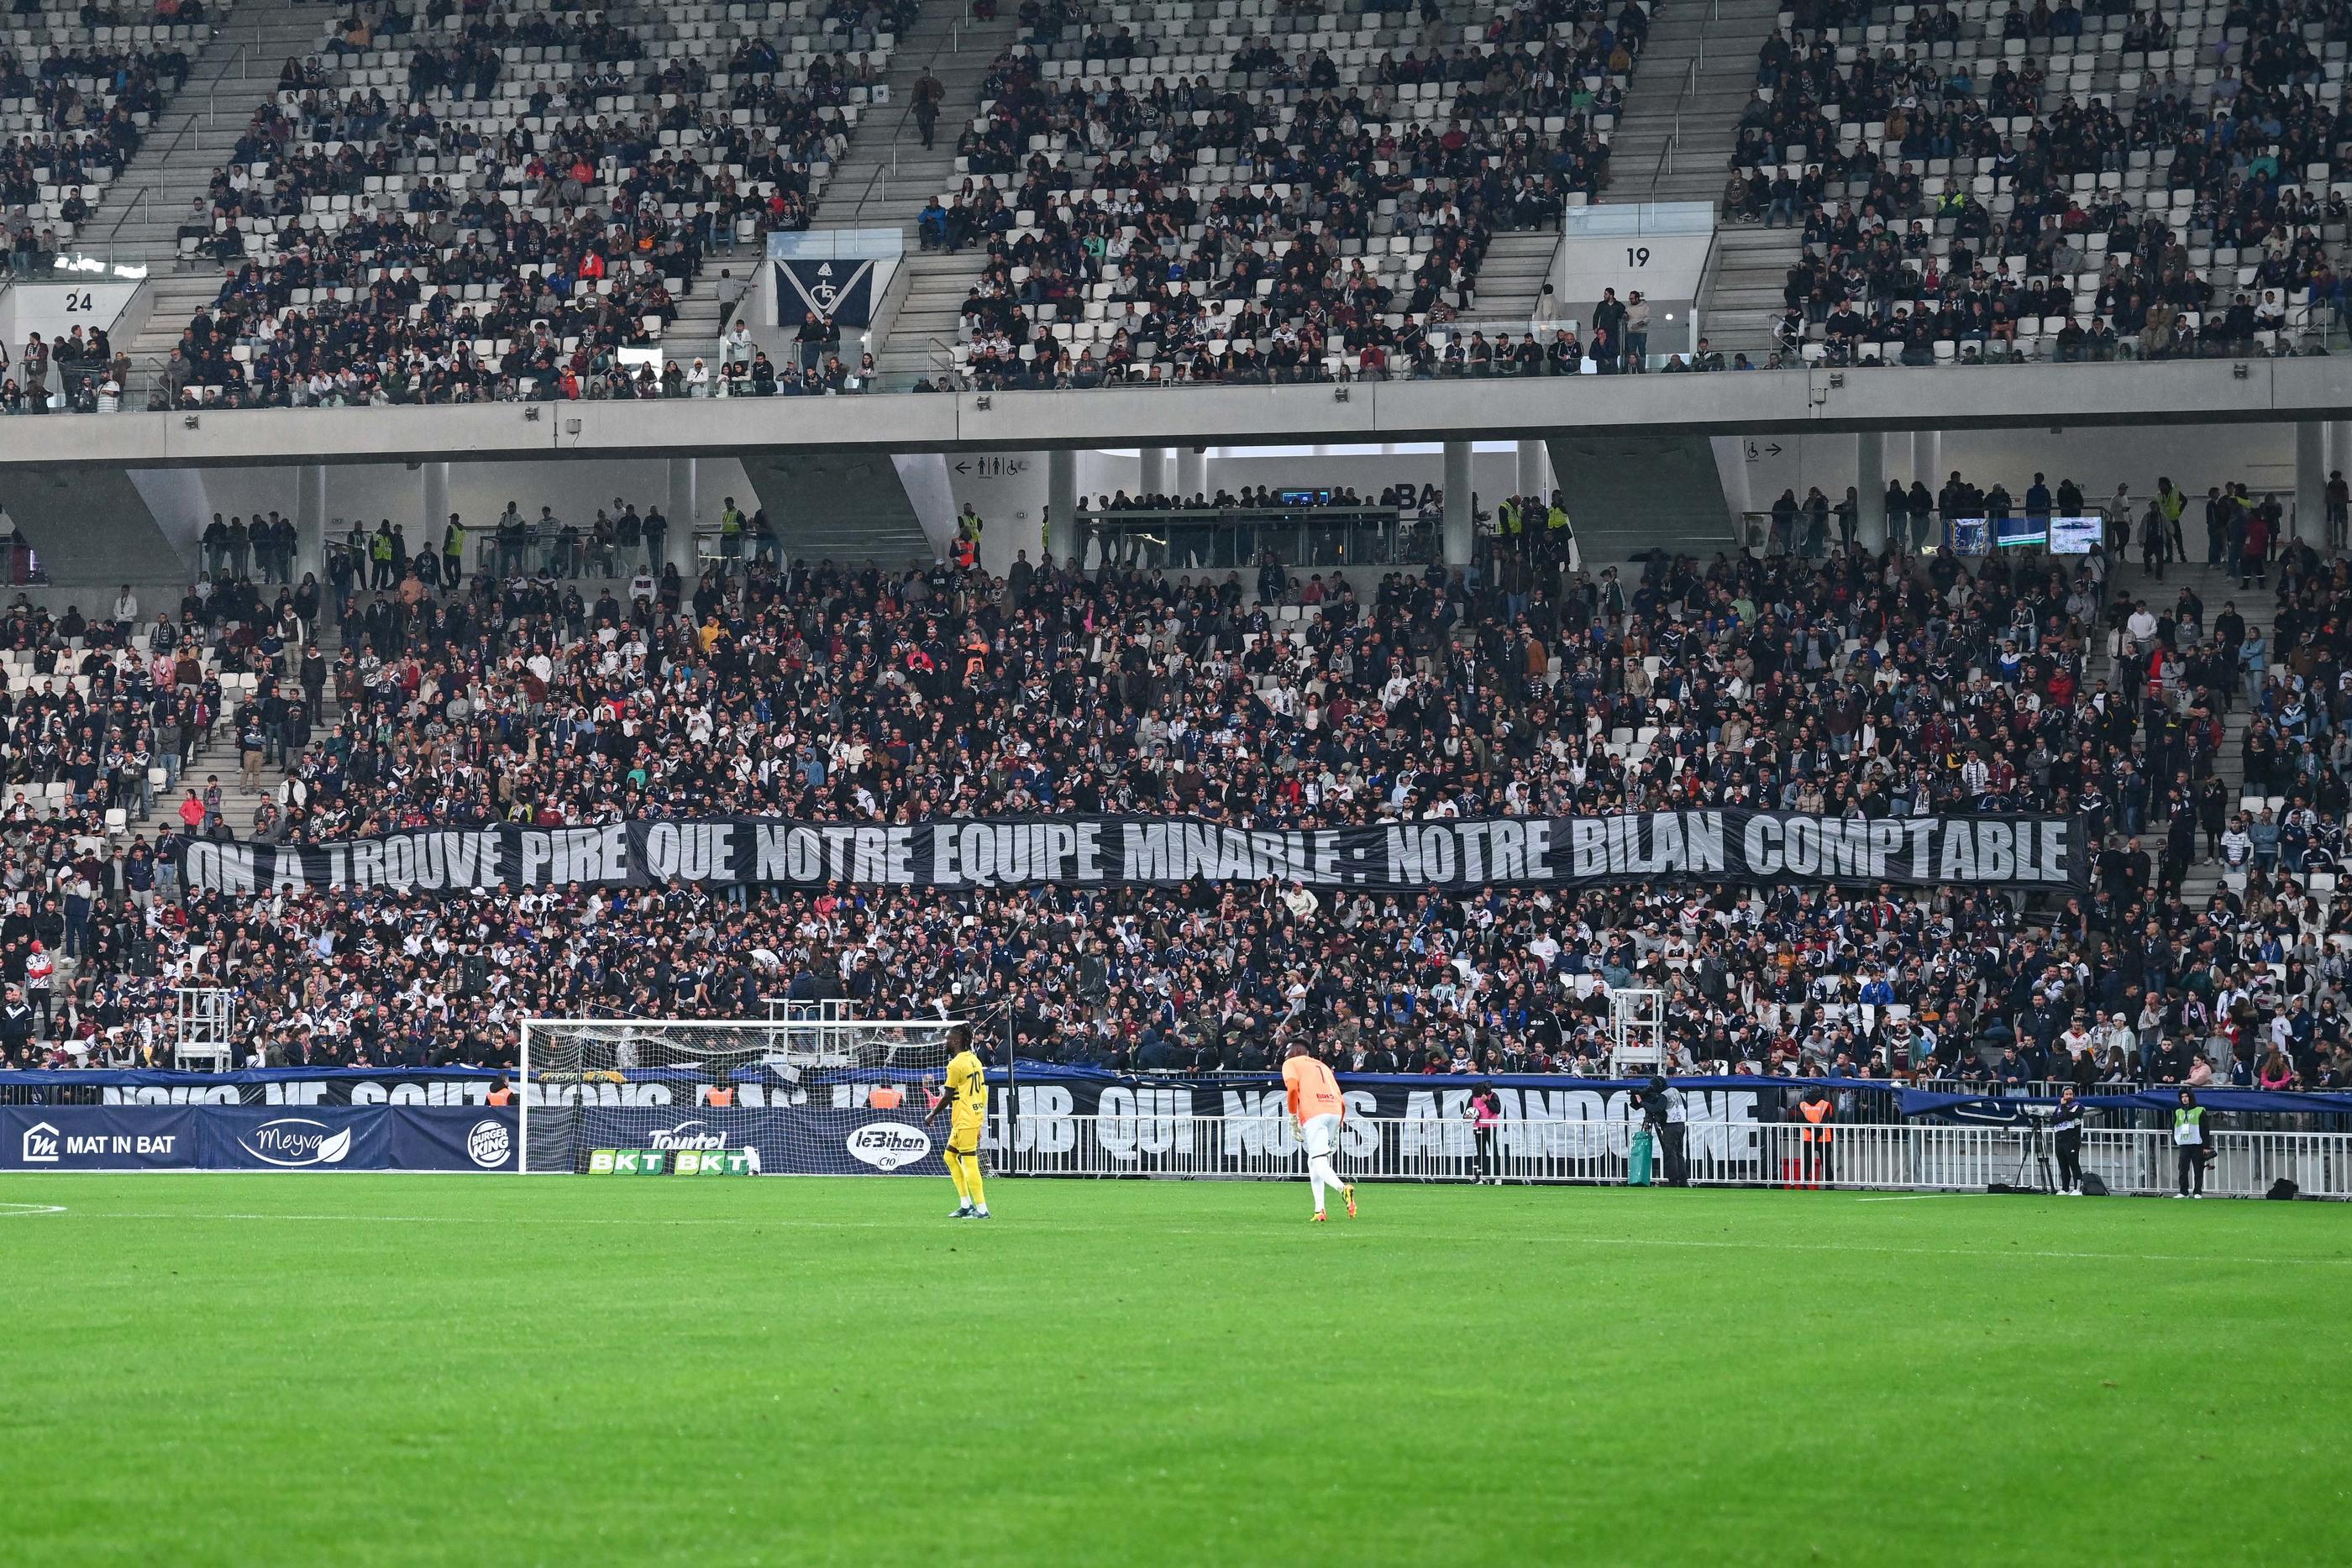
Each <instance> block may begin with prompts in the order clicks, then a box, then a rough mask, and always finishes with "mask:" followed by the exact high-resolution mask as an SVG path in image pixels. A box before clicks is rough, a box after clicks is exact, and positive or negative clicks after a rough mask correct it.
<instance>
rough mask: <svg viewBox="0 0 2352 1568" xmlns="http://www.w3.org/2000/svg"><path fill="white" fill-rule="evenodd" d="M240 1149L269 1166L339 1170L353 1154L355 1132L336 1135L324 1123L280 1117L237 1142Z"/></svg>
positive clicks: (336, 1133) (347, 1131)
mask: <svg viewBox="0 0 2352 1568" xmlns="http://www.w3.org/2000/svg"><path fill="white" fill-rule="evenodd" d="M236 1142H237V1146H238V1147H239V1148H241V1149H243V1150H244V1151H245V1152H246V1153H247V1154H248V1155H252V1156H253V1157H254V1158H255V1159H257V1160H259V1161H261V1162H262V1163H264V1164H265V1165H273V1166H287V1167H289V1168H290V1167H294V1166H339V1165H341V1164H342V1163H343V1156H344V1155H348V1154H350V1153H351V1152H352V1130H351V1129H350V1128H349V1127H345V1128H344V1129H343V1130H342V1131H341V1132H340V1133H339V1132H336V1131H335V1130H334V1129H332V1128H331V1127H329V1126H328V1125H327V1124H325V1123H324V1122H313V1121H310V1119H309V1118H307V1117H302V1116H280V1117H279V1118H278V1120H276V1121H274V1122H264V1123H263V1124H261V1125H260V1126H258V1127H256V1128H255V1129H254V1130H253V1131H252V1132H250V1133H248V1134H245V1135H244V1136H242V1137H240V1138H238V1139H237V1141H236Z"/></svg>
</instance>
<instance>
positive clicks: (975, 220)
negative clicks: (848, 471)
mask: <svg viewBox="0 0 2352 1568" xmlns="http://www.w3.org/2000/svg"><path fill="white" fill-rule="evenodd" d="M1434 15H1435V13H1434V12H1433V10H1425V11H1424V12H1423V16H1422V18H1421V25H1420V26H1418V27H1416V26H1414V19H1413V18H1412V16H1411V15H1410V14H1409V13H1406V12H1403V11H1402V10H1386V11H1384V10H1382V9H1380V8H1378V7H1367V8H1364V9H1361V10H1349V11H1346V12H1342V13H1340V14H1339V15H1336V16H1334V15H1328V14H1318V13H1307V12H1299V13H1295V14H1294V13H1290V12H1288V11H1286V10H1285V9H1283V8H1280V7H1277V6H1276V5H1275V4H1274V3H1273V0H1223V3H1220V4H1218V5H1215V6H1214V7H1213V10H1212V8H1211V7H1209V6H1206V5H1193V4H1189V3H1186V0H1163V3H1161V4H1158V5H1144V6H1137V7H1121V8H1119V11H1118V13H1112V14H1108V15H1106V14H1105V13H1104V12H1103V11H1102V10H1099V9H1097V10H1096V11H1093V12H1089V11H1087V9H1085V8H1083V7H1076V6H1066V7H1054V8H1050V9H1041V10H1039V11H1038V13H1037V16H1036V18H1035V20H1034V25H1032V26H1029V30H1028V31H1027V32H1026V33H1025V34H1024V39H1023V42H1022V43H1020V44H1019V45H1017V46H1015V47H1014V48H1013V49H1012V50H1009V51H1008V52H1007V54H1006V55H1005V56H1004V57H1003V58H1002V59H1001V60H1000V61H999V62H998V63H997V66H996V68H995V69H994V71H993V72H992V76H991V78H990V79H989V82H988V84H987V87H986V89H984V93H985V97H986V98H987V99H988V100H989V103H990V107H989V110H988V111H987V112H986V113H985V114H983V115H982V116H980V117H979V118H977V119H975V120H973V121H972V123H971V126H970V127H969V128H968V129H966V130H965V131H963V132H962V134H961V137H960V138H959V139H958V142H957V159H956V163H957V173H958V175H959V176H960V178H959V180H958V182H957V183H956V186H955V188H953V189H950V190H947V191H943V192H941V193H940V195H939V196H938V198H937V199H936V200H935V201H934V202H933V203H932V204H930V205H929V206H927V207H926V208H925V209H924V211H923V213H922V214H921V216H920V220H919V224H920V231H921V236H922V242H923V244H924V246H926V247H927V248H937V249H941V250H946V251H950V252H953V251H958V250H961V249H963V248H966V247H981V248H983V249H984V250H985V252H986V256H987V261H986V265H985V267H984V269H983V270H982V272H981V273H980V274H979V276H978V277H976V278H975V280H974V281H973V284H972V286H971V289H970V292H969V293H968V294H967V296H966V298H965V299H964V303H963V307H962V309H961V312H960V316H961V322H960V332H959V339H960V340H959V341H958V343H957V344H956V345H955V346H954V347H953V349H952V350H951V357H952V365H951V375H952V379H953V380H954V382H956V383H957V384H971V385H974V386H982V387H988V388H999V387H1007V386H1013V387H1038V386H1051V387H1091V386H1096V385H1104V384H1116V383H1119V382H1129V381H1142V382H1162V381H1170V380H1174V381H1195V382H1201V381H1214V382H1236V381H1238V382H1250V381H1299V380H1306V381H1314V380H1325V379H1335V378H1339V377H1342V376H1355V375H1370V376H1374V377H1378V376H1380V375H1382V374H1383V373H1385V367H1386V366H1387V365H1388V364H1389V363H1390V362H1391V361H1399V362H1410V361H1411V360H1412V357H1413V356H1414V354H1416V353H1417V352H1418V351H1419V349H1420V347H1421V346H1422V345H1423V344H1424V343H1432V339H1431V333H1430V329H1431V328H1432V327H1433V326H1437V325H1440V324H1442V323H1444V321H1447V320H1450V319H1454V318H1455V317H1457V316H1464V315H1467V314H1468V313H1469V312H1470V311H1471V310H1472V309H1473V308H1475V304H1476V299H1477V282H1478V277H1479V272H1480V267H1481V264H1482V261H1483V259H1484V256H1485V252H1486V245H1487V242H1488V239H1489V237H1490V235H1491V234H1492V233H1494V232H1495V231H1498V230H1510V229H1521V230H1528V229H1549V228H1551V227H1554V226H1556V225H1557V222H1558V212H1559V207H1560V205H1561V204H1563V203H1569V202H1575V203H1582V202H1585V201H1589V200H1591V199H1592V198H1593V197H1594V196H1596V195H1598V194H1599V193H1600V192H1601V190H1602V189H1603V188H1604V187H1605V186H1606V184H1607V183H1608V181H1609V178H1610V172H1609V158H1608V145H1607V138H1608V128H1609V126H1610V125H1611V123H1612V120H1613V116H1614V113H1615V111H1616V110H1617V108H1618V107H1619V106H1620V105H1621V104H1622V100H1623V94H1624V89H1625V84H1626V79H1627V78H1628V77H1630V75H1631V74H1632V72H1633V66H1634V63H1635V61H1636V60H1637V59H1638V57H1639V54H1640V50H1641V47H1642V42H1643V37H1644V36H1645V35H1646V33H1647V29H1648V14H1647V9H1646V7H1644V6H1643V5H1639V4H1627V5H1624V6H1622V8H1620V9H1618V10H1616V11H1614V12H1613V13H1612V12H1611V11H1610V10H1609V9H1607V8H1606V7H1604V6H1601V5H1582V6H1575V5H1551V6H1549V7H1545V6H1537V7H1517V8H1513V9H1508V10H1499V11H1496V13H1494V14H1493V15H1491V16H1487V17H1484V18H1482V19H1480V21H1479V23H1478V25H1477V26H1470V27H1465V28H1463V29H1462V30H1461V31H1462V34H1463V37H1460V38H1458V39H1449V38H1448V37H1447V36H1446V35H1447V34H1448V32H1449V31H1451V29H1450V28H1448V27H1446V26H1444V25H1443V24H1441V23H1439V22H1436V21H1434V20H1433V19H1432V18H1433V16H1434ZM1024 17H1025V13H1024ZM1449 42H1451V43H1452V45H1453V47H1451V48H1450V49H1449V48H1448V47H1446V45H1447V44H1448V43H1449ZM1212 75H1215V76H1217V77H1220V78H1223V84H1224V85H1223V87H1222V88H1221V87H1219V86H1217V85H1213V83H1212V81H1211V79H1210V78H1211V76H1212ZM1504 319H1509V317H1508V316H1506V317H1504ZM1521 319H1522V320H1524V319H1525V317H1524V315H1522V317H1521ZM1449 337H1450V334H1439V335H1438V336H1437V337H1436V338H1435V340H1434V342H1433V343H1432V348H1431V351H1432V353H1433V355H1434V354H1436V353H1438V352H1442V351H1443V350H1444V345H1445V344H1446V342H1447V341H1448V339H1449Z"/></svg>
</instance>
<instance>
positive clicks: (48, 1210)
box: [0, 1203, 66, 1219]
mask: <svg viewBox="0 0 2352 1568" xmlns="http://www.w3.org/2000/svg"><path fill="white" fill-rule="evenodd" d="M65 1211H66V1206H65V1205H64V1204H62V1203H0V1219H13V1218H16V1216H18V1215H29V1214H63V1213H64V1212H65Z"/></svg>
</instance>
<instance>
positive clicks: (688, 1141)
mask: <svg viewBox="0 0 2352 1568" xmlns="http://www.w3.org/2000/svg"><path fill="white" fill-rule="evenodd" d="M701 1125H702V1124H701V1123H700V1122H680V1123H679V1124H677V1126H675V1127H670V1128H667V1129H666V1130H663V1131H660V1132H656V1133H655V1134H653V1139H652V1146H653V1147H655V1148H656V1149H723V1148H725V1147H726V1146H727V1134H724V1133H709V1132H701V1133H698V1132H696V1131H694V1130H693V1129H695V1128H697V1127H699V1126H701Z"/></svg>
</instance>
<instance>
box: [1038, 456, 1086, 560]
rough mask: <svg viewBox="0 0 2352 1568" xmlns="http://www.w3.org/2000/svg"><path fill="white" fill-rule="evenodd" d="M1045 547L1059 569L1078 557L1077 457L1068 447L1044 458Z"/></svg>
mask: <svg viewBox="0 0 2352 1568" xmlns="http://www.w3.org/2000/svg"><path fill="white" fill-rule="evenodd" d="M1045 553H1046V554H1048V555H1050V556H1052V557H1053V558H1054V559H1055V563H1056V564H1057V565H1066V564H1068V562H1069V560H1070V559H1071V558H1072V557H1073V556H1075V555H1076V554H1077V553H1078V455H1077V454H1076V453H1075V452H1073V451H1071V450H1070V449H1069V448H1067V447H1066V446H1063V447H1055V449H1054V450H1053V451H1051V452H1048V453H1047V454H1045Z"/></svg>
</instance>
